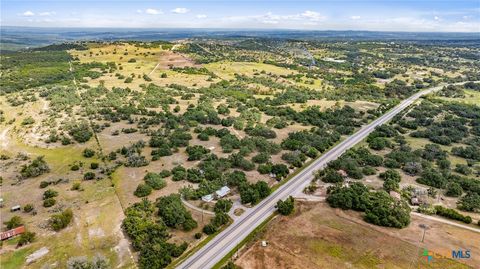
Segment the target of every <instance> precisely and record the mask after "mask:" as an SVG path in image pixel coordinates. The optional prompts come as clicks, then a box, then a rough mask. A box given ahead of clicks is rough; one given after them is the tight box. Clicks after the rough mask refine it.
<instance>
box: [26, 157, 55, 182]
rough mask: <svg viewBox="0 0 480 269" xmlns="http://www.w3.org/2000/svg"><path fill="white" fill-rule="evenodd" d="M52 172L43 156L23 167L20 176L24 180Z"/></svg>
mask: <svg viewBox="0 0 480 269" xmlns="http://www.w3.org/2000/svg"><path fill="white" fill-rule="evenodd" d="M48 172H50V167H48V164H47V162H46V161H45V160H44V159H43V156H39V157H37V158H36V159H34V160H33V161H32V162H30V163H29V164H28V165H23V166H22V169H21V170H20V174H21V175H22V177H24V178H29V177H38V176H40V175H42V174H44V173H48Z"/></svg>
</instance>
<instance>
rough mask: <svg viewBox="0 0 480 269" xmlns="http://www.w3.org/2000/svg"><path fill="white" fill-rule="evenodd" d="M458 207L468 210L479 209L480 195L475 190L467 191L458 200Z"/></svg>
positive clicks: (474, 210)
mask: <svg viewBox="0 0 480 269" xmlns="http://www.w3.org/2000/svg"><path fill="white" fill-rule="evenodd" d="M458 209H460V210H465V211H470V212H478V211H480V195H479V194H478V193H475V192H468V193H467V194H466V195H465V196H463V197H462V198H460V200H459V201H458Z"/></svg>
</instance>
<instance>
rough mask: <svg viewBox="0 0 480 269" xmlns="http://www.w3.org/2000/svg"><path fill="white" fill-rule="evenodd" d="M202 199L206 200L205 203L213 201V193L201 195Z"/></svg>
mask: <svg viewBox="0 0 480 269" xmlns="http://www.w3.org/2000/svg"><path fill="white" fill-rule="evenodd" d="M202 201H204V202H207V203H208V202H211V201H213V195H211V194H207V195H204V196H202Z"/></svg>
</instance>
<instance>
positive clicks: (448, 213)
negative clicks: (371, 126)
mask: <svg viewBox="0 0 480 269" xmlns="http://www.w3.org/2000/svg"><path fill="white" fill-rule="evenodd" d="M435 210H436V214H437V215H439V216H442V217H446V218H449V219H453V220H458V221H462V222H465V223H467V224H469V223H472V218H471V217H470V216H464V215H462V214H460V213H458V212H457V211H456V210H454V209H451V208H445V207H443V206H440V205H437V206H435Z"/></svg>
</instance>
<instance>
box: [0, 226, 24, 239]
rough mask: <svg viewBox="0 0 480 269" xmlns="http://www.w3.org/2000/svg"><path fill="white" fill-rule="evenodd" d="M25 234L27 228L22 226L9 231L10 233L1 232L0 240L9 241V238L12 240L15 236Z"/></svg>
mask: <svg viewBox="0 0 480 269" xmlns="http://www.w3.org/2000/svg"><path fill="white" fill-rule="evenodd" d="M24 232H25V226H23V225H22V226H20V227H17V228H14V229H11V230H8V231H5V232H1V233H0V240H1V241H3V240H7V239H9V238H12V237H14V236H17V235H19V234H23V233H24Z"/></svg>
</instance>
